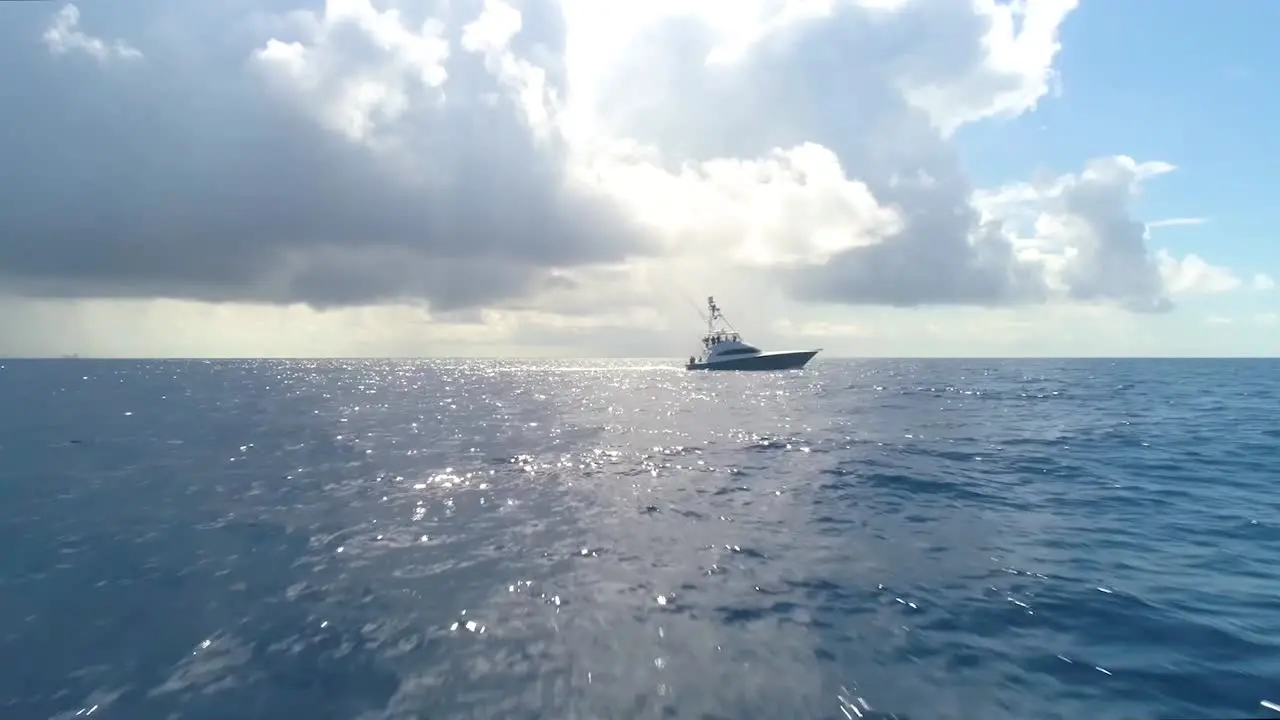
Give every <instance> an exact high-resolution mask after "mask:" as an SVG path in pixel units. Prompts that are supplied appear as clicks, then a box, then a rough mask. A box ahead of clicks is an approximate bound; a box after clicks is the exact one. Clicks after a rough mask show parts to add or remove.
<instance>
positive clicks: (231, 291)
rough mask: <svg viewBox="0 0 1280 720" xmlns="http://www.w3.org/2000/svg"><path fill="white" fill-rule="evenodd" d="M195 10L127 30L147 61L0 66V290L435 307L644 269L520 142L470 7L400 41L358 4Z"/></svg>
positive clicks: (605, 219)
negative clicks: (571, 277)
mask: <svg viewBox="0 0 1280 720" xmlns="http://www.w3.org/2000/svg"><path fill="white" fill-rule="evenodd" d="M191 5H193V6H195V7H192V8H187V9H186V10H185V11H184V12H186V13H187V14H188V15H189V16H190V19H188V18H187V17H184V16H183V15H181V14H178V13H176V11H172V10H162V9H161V8H160V6H158V5H149V4H138V5H135V6H130V7H129V9H128V10H125V9H123V8H122V9H121V10H120V12H121V13H129V12H137V13H148V15H146V16H139V17H136V18H135V17H130V18H129V19H130V21H131V22H130V24H132V25H134V26H136V29H135V32H137V34H138V37H137V38H136V40H132V41H133V42H136V43H137V45H138V47H141V48H143V49H144V50H145V52H146V56H147V61H146V62H143V63H131V64H128V66H125V65H116V66H111V67H98V66H93V67H88V66H84V65H77V64H75V63H51V62H48V60H47V59H45V60H43V61H42V60H40V59H39V58H32V57H27V56H22V55H21V53H23V52H24V51H27V52H29V51H30V50H32V47H31V46H30V43H23V42H22V41H21V35H20V34H19V35H18V37H16V38H14V39H13V40H12V41H10V42H3V43H2V44H0V48H3V49H0V54H4V55H6V56H7V57H6V58H5V59H6V60H7V61H8V62H6V66H8V67H24V68H25V67H32V68H33V69H32V70H30V71H26V72H24V73H23V74H22V75H20V78H21V81H20V82H11V83H6V84H5V87H4V88H3V89H0V96H2V97H0V102H3V103H4V104H5V105H6V106H7V107H18V106H21V107H24V108H28V109H29V111H25V112H23V113H20V114H17V115H10V117H9V119H7V120H6V132H5V133H4V134H3V136H2V139H0V153H3V156H4V157H6V158H8V159H10V161H11V162H13V163H14V165H15V166H16V167H21V168H23V172H22V173H20V174H17V173H7V174H5V176H4V179H0V190H2V191H3V192H4V193H5V195H6V198H7V199H8V200H9V202H7V203H6V204H5V206H4V207H3V208H2V209H0V227H3V228H4V236H5V237H6V241H5V242H3V243H0V268H3V271H0V272H2V273H3V277H4V279H5V280H6V281H7V283H8V285H9V286H10V287H11V288H16V289H17V290H19V291H21V292H24V293H26V294H31V295H40V296H55V297H56V296H68V297H169V298H184V299H198V300H211V301H250V302H277V303H289V302H294V301H301V302H307V303H311V304H314V305H317V306H322V307H323V306H334V305H355V304H363V303H371V302H380V301H386V300H406V299H425V300H427V301H429V302H430V303H431V305H432V306H433V307H437V308H449V307H462V306H472V305H478V304H483V303H487V302H493V301H495V300H500V299H502V298H506V297H515V296H519V295H521V294H525V293H528V292H532V291H535V290H537V289H538V288H539V287H541V285H542V283H543V282H544V281H546V279H547V277H548V275H547V274H548V272H549V271H550V269H552V268H556V267H572V266H575V265H579V264H583V263H592V262H601V261H616V260H621V259H625V258H626V257H628V256H629V255H631V254H641V253H643V252H645V251H646V244H647V243H648V240H647V238H645V237H644V236H643V235H641V234H640V233H639V232H638V231H637V230H635V228H634V226H633V223H632V222H631V221H630V220H629V219H627V218H626V217H624V216H623V215H621V214H620V212H619V210H618V209H617V207H616V204H615V203H613V202H612V201H611V200H610V199H609V198H608V197H606V196H603V195H601V194H600V193H599V192H598V191H597V190H596V189H595V188H591V187H586V186H583V185H581V184H577V183H575V182H573V180H572V178H570V177H568V176H567V174H566V172H565V164H564V155H565V149H564V148H563V144H562V143H558V142H556V141H555V139H554V138H549V139H546V140H543V139H540V138H538V137H536V136H535V135H534V134H532V133H531V132H530V128H531V126H532V124H533V123H534V119H531V118H530V117H529V115H528V113H527V112H525V110H527V108H526V107H525V105H524V102H525V100H526V98H524V97H519V96H516V95H514V94H513V93H512V92H511V91H512V88H510V87H509V86H508V85H506V84H504V83H505V82H507V80H506V79H505V78H504V77H495V76H494V74H492V73H490V72H489V71H488V70H487V69H486V67H485V65H486V62H487V61H488V60H489V58H488V57H481V56H480V55H478V54H477V53H476V52H471V51H469V50H468V49H467V48H466V47H465V43H463V44H460V43H459V42H458V39H459V38H460V37H462V36H463V35H464V34H465V33H466V32H467V26H468V23H470V22H471V21H472V20H474V19H475V17H476V15H477V14H478V8H474V9H476V10H477V13H474V14H473V13H467V12H465V10H466V8H462V10H463V12H462V16H461V17H452V16H448V15H444V16H439V17H437V16H427V17H423V18H421V19H419V20H417V21H416V22H415V21H413V20H411V19H410V14H409V13H400V12H397V11H396V10H394V9H384V10H379V9H377V8H375V7H374V6H373V5H372V4H370V3H369V2H367V0H331V1H330V2H328V3H327V4H326V5H325V6H324V7H323V8H322V9H317V10H305V9H303V10H291V11H289V12H266V13H259V14H257V15H240V14H239V13H242V12H244V8H243V7H236V4H232V5H231V6H228V8H226V9H220V8H218V7H216V5H217V4H215V3H211V2H196V3H191ZM457 5H466V3H458V4H457ZM184 8H186V5H184ZM5 10H8V8H5ZM152 15H155V16H158V17H152ZM69 17H70V18H72V19H75V18H77V17H78V15H77V13H76V12H75V9H74V6H67V8H64V9H63V10H62V11H59V13H57V14H56V15H55V16H54V18H53V20H52V23H53V25H52V27H53V28H55V29H57V28H62V27H63V25H64V24H65V21H66V19H67V18H69ZM246 18H247V19H246ZM464 18H465V21H464ZM15 27H17V28H21V23H17V24H15ZM206 33H210V35H209V36H206ZM81 44H82V45H83V44H84V43H81ZM88 46H89V47H98V46H97V45H93V44H92V43H88ZM455 47H456V48H457V51H456V52H454V51H453V48H455ZM486 52H490V53H492V52H499V53H500V52H501V49H497V50H495V49H494V48H487V49H486ZM68 59H70V58H68ZM449 78H453V79H454V80H455V81H456V82H455V83H454V84H453V85H451V86H448V87H446V86H445V81H446V79H449ZM520 90H522V91H523V88H520Z"/></svg>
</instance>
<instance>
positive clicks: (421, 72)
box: [0, 0, 1234, 347]
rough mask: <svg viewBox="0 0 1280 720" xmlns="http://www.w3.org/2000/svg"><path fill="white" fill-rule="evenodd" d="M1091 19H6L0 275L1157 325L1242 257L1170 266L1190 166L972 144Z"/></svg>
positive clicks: (144, 287)
mask: <svg viewBox="0 0 1280 720" xmlns="http://www.w3.org/2000/svg"><path fill="white" fill-rule="evenodd" d="M1075 6H1076V1H1075V0H1045V1H1044V2H1038V3H997V2H995V1H994V0H936V1H934V2H924V1H923V0H893V1H887V0H839V1H836V0H832V1H830V2H812V1H811V0H776V1H764V0H736V1H735V2H729V0H706V1H704V2H698V3H681V2H675V0H653V2H648V3H637V2H634V1H633V0H521V1H519V2H515V1H513V2H511V3H506V2H501V1H500V0H450V1H446V0H437V1H434V2H433V1H428V2H408V1H407V0H405V1H402V2H401V1H397V0H328V1H327V2H324V3H320V2H318V0H268V1H267V2H256V3H255V2H249V1H248V0H188V2H184V3H182V4H181V11H179V10H178V9H177V6H175V5H173V4H172V3H161V2H158V1H156V0H140V1H139V2H137V3H130V4H128V5H126V6H120V7H118V8H116V7H113V8H112V11H111V13H106V12H99V11H97V10H96V9H95V10H93V11H91V12H90V11H86V17H84V18H82V17H81V15H80V12H79V10H77V8H76V6H74V5H66V6H63V7H62V8H61V9H58V10H56V11H55V12H54V13H53V14H52V16H51V15H50V13H49V11H48V9H47V7H46V8H43V9H40V8H34V7H24V8H12V7H5V8H3V10H4V12H5V15H6V18H5V21H4V23H3V24H2V25H0V59H2V60H4V61H6V66H7V67H20V68H24V70H23V72H21V73H19V74H17V75H16V76H15V77H16V78H17V79H16V80H15V81H12V82H9V83H6V84H5V85H4V86H0V103H5V105H6V107H24V108H29V111H26V112H23V113H20V114H13V115H11V116H9V117H8V118H7V119H6V120H5V126H4V130H5V132H4V133H0V153H3V156H4V157H6V158H9V159H11V162H12V163H13V166H15V167H20V168H22V172H21V173H7V174H5V175H3V176H0V191H3V192H4V193H5V194H6V198H7V199H8V202H7V203H6V204H5V205H4V206H3V207H0V238H3V239H0V286H3V289H6V290H8V291H10V292H17V293H21V294H24V295H28V296H33V297H46V298H73V299H74V298H117V299H128V298H138V299H147V298H169V299H174V300H182V301H185V300H195V301H211V302H224V303H242V304H245V307H250V306H254V304H268V305H278V306H283V307H289V306H291V305H292V304H296V303H304V304H309V305H311V306H313V307H319V308H330V307H343V308H346V307H357V306H365V305H377V304H386V303H408V304H413V303H420V304H422V305H423V306H424V308H425V310H424V309H419V310H417V311H416V312H419V313H425V314H424V315H423V317H428V318H431V319H432V320H433V322H436V323H441V324H444V325H449V326H455V325H456V326H459V327H461V326H468V325H471V324H474V322H475V321H483V322H489V323H497V324H503V323H505V325H503V327H504V328H505V329H504V333H506V332H508V331H509V335H510V336H511V337H515V338H519V337H522V336H523V337H526V339H530V340H531V341H532V340H533V339H535V336H536V337H537V338H545V337H555V338H564V339H566V340H565V341H566V342H577V341H578V340H579V339H581V338H582V337H584V336H590V337H593V338H596V341H600V338H611V339H610V340H609V341H610V342H617V343H622V344H627V343H635V345H636V346H637V347H640V346H642V345H643V344H644V343H649V342H652V341H653V340H654V337H655V336H658V335H662V334H663V333H667V332H670V331H671V328H670V323H671V321H669V320H667V319H665V318H668V317H670V316H671V315H672V313H674V312H675V311H676V310H677V309H678V310H679V311H680V312H682V313H683V314H686V315H687V314H688V313H689V309H688V308H687V307H685V306H684V305H683V303H684V298H683V296H682V295H681V294H680V292H681V291H682V290H683V289H685V288H695V289H696V290H697V293H698V294H699V295H701V294H703V293H704V292H715V293H717V294H720V293H726V292H727V293H729V294H731V295H732V296H734V297H737V298H743V299H744V300H743V302H742V305H741V306H738V305H734V306H732V307H741V311H742V312H743V314H747V313H756V312H768V311H770V309H773V312H775V313H776V312H778V311H777V310H776V309H777V308H779V307H783V306H784V304H785V303H787V302H791V301H797V300H798V301H806V302H811V303H815V304H817V306H833V305H835V306H838V305H888V306H898V307H917V306H922V305H968V306H977V307H992V306H1016V305H1027V304H1044V303H1065V302H1080V303H1110V304H1114V305H1119V306H1121V307H1125V308H1128V309H1131V310H1139V311H1159V310H1166V309H1168V308H1169V307H1171V299H1170V298H1171V297H1172V296H1174V295H1177V294H1179V293H1185V292H1192V291H1195V289H1201V290H1203V289H1205V288H1221V287H1223V286H1224V285H1225V284H1226V283H1227V279H1226V278H1227V277H1228V276H1229V275H1230V274H1229V273H1227V275H1223V274H1222V273H1224V272H1227V271H1221V272H1219V270H1220V269H1218V268H1214V267H1213V266H1211V265H1209V264H1208V263H1206V262H1204V261H1203V260H1201V259H1200V258H1199V257H1197V256H1194V255H1190V256H1187V257H1185V258H1182V259H1175V258H1173V257H1172V256H1169V255H1168V254H1167V253H1160V252H1155V251H1153V250H1152V249H1151V248H1150V247H1149V246H1148V240H1149V237H1148V233H1147V229H1148V228H1150V227H1152V226H1159V224H1160V223H1161V222H1162V221H1157V222H1156V223H1147V224H1144V223H1143V222H1141V221H1140V220H1138V219H1136V218H1135V217H1134V213H1133V211H1132V209H1131V208H1132V202H1133V201H1134V199H1135V198H1136V197H1137V195H1138V194H1139V192H1140V188H1141V186H1142V184H1143V183H1144V182H1145V181H1147V180H1148V179H1150V178H1153V177H1155V176H1157V175H1160V174H1163V173H1167V172H1170V171H1172V170H1173V169H1174V168H1173V166H1172V165H1171V164H1169V163H1165V162H1158V161H1151V162H1136V161H1134V160H1132V159H1130V158H1128V157H1125V156H1115V157H1102V158H1097V159H1095V160H1092V161H1090V162H1089V163H1087V164H1086V166H1085V167H1084V168H1083V169H1082V170H1081V171H1080V172H1077V173H1073V174H1064V175H1060V176H1058V177H1057V178H1055V179H1051V180H1048V181H1040V182H1036V183H1018V184H1012V185H1008V186H1006V187H1002V188H997V189H992V190H982V189H977V188H974V187H972V184H971V182H970V179H969V177H968V175H967V173H966V171H965V168H964V167H963V166H962V164H961V162H960V158H959V156H958V154H957V152H956V150H955V147H954V145H953V142H954V141H953V136H954V133H955V132H956V131H957V130H958V129H959V128H961V127H963V126H964V125H966V124H969V123H974V122H982V121H999V120H1000V119H1004V118H1010V117H1014V116H1016V115H1019V114H1022V113H1027V112H1033V111H1034V110H1035V108H1036V107H1037V105H1038V104H1039V103H1040V102H1042V101H1044V99H1045V98H1047V97H1052V96H1054V95H1055V94H1056V90H1057V87H1058V79H1057V76H1056V73H1055V71H1054V61H1055V59H1056V57H1057V54H1058V52H1059V50H1060V44H1059V38H1058V35H1059V28H1060V27H1061V24H1062V23H1063V21H1064V20H1065V18H1066V17H1067V16H1068V15H1069V14H1070V13H1071V12H1072V11H1073V10H1074V8H1075ZM11 20H12V22H11ZM90 31H92V32H95V33H97V34H99V35H100V36H101V37H111V38H121V39H119V40H112V41H109V42H108V41H104V40H98V39H95V38H94V37H92V36H91V35H89V34H87V33H89V32H90ZM86 59H87V60H89V61H87V62H86V61H85V60H86ZM126 60H127V62H124V61H126ZM1175 221H1177V222H1185V221H1186V220H1185V219H1184V220H1177V219H1175ZM1163 222H1164V224H1166V225H1167V224H1171V223H1172V222H1174V221H1163ZM1230 277H1234V276H1230ZM704 289H705V290H704ZM1208 291H1216V290H1208ZM770 324H772V323H770ZM516 325H520V327H519V328H517V327H515V326H516ZM829 325H830V327H832V328H834V327H846V328H847V323H840V322H838V321H831V322H830V323H829ZM819 326H820V325H812V324H811V325H808V326H806V327H810V328H813V327H819ZM795 327H800V325H796V326H795ZM793 329H794V328H793ZM788 332H790V331H788ZM796 332H797V333H799V334H801V335H803V333H802V332H800V331H796ZM610 333H613V335H610ZM646 333H648V334H650V335H648V336H646ZM504 337H505V335H504Z"/></svg>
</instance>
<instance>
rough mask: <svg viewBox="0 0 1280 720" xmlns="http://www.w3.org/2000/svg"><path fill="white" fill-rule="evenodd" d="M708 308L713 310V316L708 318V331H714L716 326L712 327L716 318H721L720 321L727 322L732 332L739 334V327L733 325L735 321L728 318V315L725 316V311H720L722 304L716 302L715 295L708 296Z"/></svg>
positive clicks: (726, 325) (726, 324)
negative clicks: (732, 321)
mask: <svg viewBox="0 0 1280 720" xmlns="http://www.w3.org/2000/svg"><path fill="white" fill-rule="evenodd" d="M707 309H708V310H710V311H711V317H709V318H707V330H708V331H710V332H714V330H715V328H713V327H712V324H713V323H714V322H715V321H716V320H719V321H721V322H723V323H724V324H725V327H727V328H729V330H730V331H731V332H732V333H734V334H735V335H736V334H738V329H737V328H735V327H734V326H733V323H731V322H729V318H726V317H725V316H724V313H723V312H721V311H720V306H719V305H717V304H716V299H715V297H713V296H707Z"/></svg>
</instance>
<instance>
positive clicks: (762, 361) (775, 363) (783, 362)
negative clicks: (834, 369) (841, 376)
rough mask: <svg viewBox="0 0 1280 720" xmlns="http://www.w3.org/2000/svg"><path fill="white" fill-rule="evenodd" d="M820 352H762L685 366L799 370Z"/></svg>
mask: <svg viewBox="0 0 1280 720" xmlns="http://www.w3.org/2000/svg"><path fill="white" fill-rule="evenodd" d="M820 351H821V348H819V349H818V350H792V351H779V352H762V353H758V354H755V355H747V356H738V357H726V358H723V359H716V360H711V361H710V362H700V361H694V362H691V363H687V364H685V369H686V370H798V369H800V368H802V367H804V366H805V365H806V364H808V362H809V361H810V360H812V359H813V356H814V355H817V354H818V353H819V352H820Z"/></svg>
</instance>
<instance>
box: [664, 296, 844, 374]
mask: <svg viewBox="0 0 1280 720" xmlns="http://www.w3.org/2000/svg"><path fill="white" fill-rule="evenodd" d="M707 309H708V310H709V311H710V313H711V314H710V315H708V316H707V318H706V320H707V334H706V335H703V336H702V354H701V355H698V356H696V357H690V358H689V362H688V363H687V364H686V365H685V369H686V370H795V369H798V368H802V367H804V366H805V363H807V362H809V361H810V360H812V359H813V356H814V355H817V354H818V352H819V351H820V350H821V348H819V349H818V350H782V351H774V352H762V351H761V350H760V349H759V348H757V347H753V346H751V345H749V344H747V343H745V342H743V340H742V336H741V335H739V334H738V331H737V330H734V329H733V326H732V325H730V324H729V321H728V320H725V318H724V314H723V313H721V312H720V306H719V305H716V299H715V298H714V297H709V298H707Z"/></svg>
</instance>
